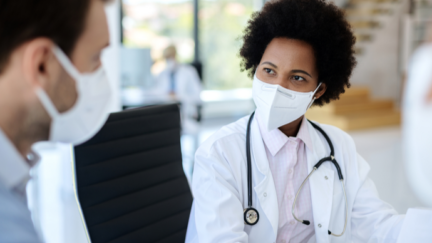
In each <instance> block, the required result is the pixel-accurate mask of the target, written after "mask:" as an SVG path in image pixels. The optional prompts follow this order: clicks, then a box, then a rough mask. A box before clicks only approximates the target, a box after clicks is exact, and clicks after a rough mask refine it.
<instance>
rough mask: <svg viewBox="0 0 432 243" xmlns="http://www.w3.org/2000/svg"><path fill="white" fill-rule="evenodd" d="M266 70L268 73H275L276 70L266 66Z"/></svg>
mask: <svg viewBox="0 0 432 243" xmlns="http://www.w3.org/2000/svg"><path fill="white" fill-rule="evenodd" d="M264 71H265V72H266V73H268V74H275V72H274V71H273V70H272V69H270V68H264Z"/></svg>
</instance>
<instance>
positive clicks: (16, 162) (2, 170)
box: [0, 129, 30, 189]
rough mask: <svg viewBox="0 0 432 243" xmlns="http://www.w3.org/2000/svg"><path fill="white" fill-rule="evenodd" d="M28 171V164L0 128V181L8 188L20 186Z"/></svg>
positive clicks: (26, 179)
mask: <svg viewBox="0 0 432 243" xmlns="http://www.w3.org/2000/svg"><path fill="white" fill-rule="evenodd" d="M29 172H30V164H29V163H28V162H26V161H25V160H24V158H23V157H22V156H21V155H20V154H19V152H18V150H17V149H16V148H15V146H14V145H13V144H12V142H10V140H9V139H8V137H7V136H6V134H4V133H3V131H2V130H1V129H0V181H1V182H2V183H3V184H4V185H5V186H6V188H8V189H13V188H16V187H20V186H21V185H22V184H23V183H26V182H27V181H28V179H29V178H30V176H29Z"/></svg>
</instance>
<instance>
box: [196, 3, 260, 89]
mask: <svg viewBox="0 0 432 243" xmlns="http://www.w3.org/2000/svg"><path fill="white" fill-rule="evenodd" d="M252 12H253V1H252V0H231V1H229V0H215V1H210V0H207V1H201V2H200V11H199V21H200V26H199V27H200V32H199V33H200V42H201V43H200V48H201V61H202V62H203V68H204V70H203V77H204V81H205V87H206V88H207V89H222V90H226V89H234V88H245V87H252V82H251V80H250V79H249V78H248V77H247V74H246V72H240V58H239V57H238V53H239V49H240V47H241V43H242V42H241V39H240V38H241V36H242V33H243V29H244V28H245V27H246V24H247V21H248V20H249V18H250V16H251V14H252Z"/></svg>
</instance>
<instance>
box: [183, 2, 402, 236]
mask: <svg viewBox="0 0 432 243" xmlns="http://www.w3.org/2000/svg"><path fill="white" fill-rule="evenodd" d="M354 43H355V38H354V36H353V34H352V32H351V29H350V26H349V24H348V23H347V22H346V20H345V18H344V14H343V12H342V11H341V10H339V9H338V8H337V7H336V6H335V5H333V4H332V3H329V2H327V1H324V0H280V1H270V2H267V3H266V4H265V6H264V8H263V9H262V11H261V12H257V13H255V14H254V15H253V16H252V18H251V20H250V21H249V22H248V26H247V28H246V30H245V32H244V37H243V46H242V48H241V50H240V56H241V57H242V59H243V63H242V69H244V70H248V71H249V75H250V76H251V77H253V100H254V102H255V104H256V106H257V109H256V111H255V113H254V114H252V115H250V116H247V117H244V118H243V119H240V120H239V121H237V122H235V123H232V124H230V125H228V126H225V127H223V128H222V129H221V130H219V131H218V132H217V133H216V134H214V135H213V136H212V137H210V138H209V139H208V140H207V141H206V142H204V143H203V144H202V146H201V147H200V148H199V149H198V151H197V153H196V158H195V163H196V164H195V169H194V174H193V180H192V190H193V194H194V197H195V201H194V205H193V208H192V211H191V215H190V221H189V226H188V232H187V237H186V242H200V243H210V242H211V243H231V242H254V243H271V242H278V243H279V242H280V243H286V242H294V243H302V242H319V243H324V242H340V243H347V242H396V241H397V237H398V235H399V231H400V228H401V226H402V223H403V216H399V215H397V213H396V211H395V210H394V209H393V208H392V207H391V206H390V205H388V204H386V203H385V202H383V201H382V200H380V199H379V197H378V194H377V191H376V189H375V186H374V184H373V182H372V181H371V180H370V179H369V178H368V173H369V169H370V167H369V165H368V164H367V163H366V161H365V160H364V159H363V158H362V157H361V156H360V155H358V154H357V151H356V147H355V144H354V142H353V140H352V139H351V137H349V135H347V134H346V133H345V132H343V131H341V130H339V129H337V128H335V127H333V126H329V125H323V124H318V123H316V122H310V121H308V120H307V119H306V118H305V117H304V114H305V112H306V110H307V109H308V108H309V107H310V105H311V104H312V103H314V104H315V105H323V104H324V103H328V102H330V100H335V99H338V97H339V95H340V94H341V93H343V92H344V89H345V87H349V86H350V83H349V77H350V75H351V72H352V70H353V68H354V66H355V64H356V61H355V58H354V56H353V55H354V51H353V46H354Z"/></svg>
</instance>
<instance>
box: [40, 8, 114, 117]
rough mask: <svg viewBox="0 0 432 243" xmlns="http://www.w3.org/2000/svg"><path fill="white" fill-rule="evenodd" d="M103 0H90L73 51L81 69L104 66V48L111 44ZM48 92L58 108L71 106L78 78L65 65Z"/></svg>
mask: <svg viewBox="0 0 432 243" xmlns="http://www.w3.org/2000/svg"><path fill="white" fill-rule="evenodd" d="M104 6H105V4H104V2H103V1H101V0H91V4H90V8H89V11H88V14H87V19H86V25H85V27H84V31H83V33H82V34H81V36H80V37H79V39H78V41H77V43H76V45H75V48H74V50H73V52H72V54H71V61H72V63H73V65H74V66H75V67H76V68H77V69H78V71H79V72H81V73H91V72H93V71H95V70H96V69H97V68H99V67H100V66H101V53H102V50H103V49H104V48H105V47H107V46H108V45H109V31H108V24H107V19H106V15H105V10H104ZM61 73H62V75H60V77H59V79H58V80H57V81H56V82H53V85H52V89H51V92H50V91H49V90H47V93H48V94H49V96H50V97H51V99H52V101H53V103H54V104H55V105H56V108H57V109H58V111H59V112H64V111H67V110H69V109H70V108H71V107H72V106H73V105H74V103H75V101H76V99H77V95H78V94H77V91H76V87H75V81H74V80H73V79H72V78H71V77H70V76H69V75H68V74H67V73H66V71H65V70H64V69H63V71H62V72H61Z"/></svg>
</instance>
